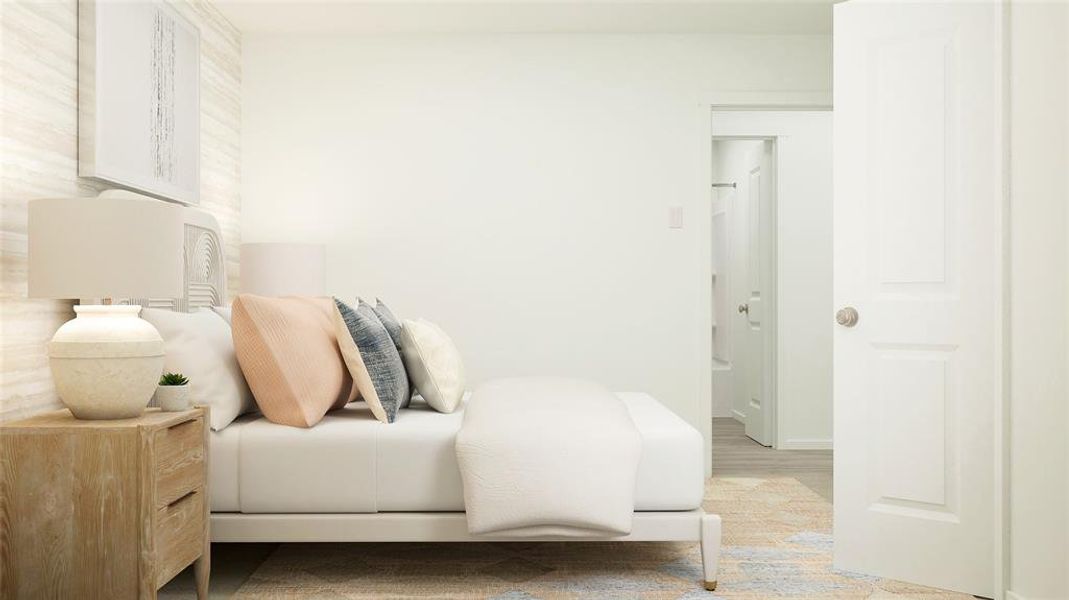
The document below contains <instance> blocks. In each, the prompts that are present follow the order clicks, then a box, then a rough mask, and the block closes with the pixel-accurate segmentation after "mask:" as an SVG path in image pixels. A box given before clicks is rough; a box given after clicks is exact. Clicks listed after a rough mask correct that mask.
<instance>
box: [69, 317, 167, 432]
mask: <svg viewBox="0 0 1069 600" xmlns="http://www.w3.org/2000/svg"><path fill="white" fill-rule="evenodd" d="M74 312H75V314H77V317H76V318H74V319H72V320H70V321H67V322H66V323H64V324H63V326H62V327H60V328H59V331H57V332H56V335H55V336H54V337H53V338H52V341H51V342H50V343H49V344H48V355H49V358H50V361H49V365H50V366H51V368H52V378H53V379H54V380H55V383H56V391H57V392H58V393H59V397H60V399H61V400H63V404H65V405H66V406H67V408H69V409H70V410H71V412H72V413H73V414H74V416H75V417H78V418H79V419H125V418H130V417H136V416H138V415H140V414H141V413H142V412H143V411H144V409H145V405H147V404H148V401H149V399H151V398H152V394H153V392H155V391H156V383H157V382H158V381H159V378H160V374H161V373H162V372H163V338H161V337H160V334H159V332H158V331H156V328H155V327H153V326H152V324H150V323H149V322H148V321H144V320H142V319H141V318H139V317H138V315H139V314H140V313H141V307H140V306H121V305H117V306H96V305H93V306H75V307H74Z"/></svg>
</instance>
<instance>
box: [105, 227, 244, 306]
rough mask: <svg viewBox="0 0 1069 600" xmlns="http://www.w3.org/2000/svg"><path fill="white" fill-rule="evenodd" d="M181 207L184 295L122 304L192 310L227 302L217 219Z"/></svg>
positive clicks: (224, 262)
mask: <svg viewBox="0 0 1069 600" xmlns="http://www.w3.org/2000/svg"><path fill="white" fill-rule="evenodd" d="M182 210H183V212H184V214H185V241H184V248H183V252H182V253H183V256H182V260H183V263H184V268H183V269H182V277H183V280H184V281H183V286H182V287H183V292H184V295H183V297H181V298H130V299H127V300H126V301H125V302H124V303H125V304H140V305H141V306H145V307H151V308H163V309H166V310H174V311H179V312H192V311H194V310H197V309H198V308H206V307H211V306H223V305H225V304H226V303H227V298H228V296H227V290H226V260H225V258H226V257H225V256H224V246H223V237H222V235H221V234H220V232H219V222H218V221H216V220H215V217H213V216H212V215H210V214H209V213H206V212H204V211H203V210H199V209H196V208H183V209H182Z"/></svg>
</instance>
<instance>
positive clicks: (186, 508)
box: [155, 487, 207, 586]
mask: <svg viewBox="0 0 1069 600" xmlns="http://www.w3.org/2000/svg"><path fill="white" fill-rule="evenodd" d="M206 501H207V499H206V498H205V497H204V488H203V487H200V488H197V489H195V490H193V491H191V492H189V493H187V494H186V495H184V496H182V497H180V498H178V499H176V500H174V501H173V502H171V503H170V504H168V505H167V506H164V507H163V508H161V509H159V510H158V511H156V522H155V538H156V556H157V563H156V565H157V566H156V585H157V586H161V585H163V584H165V583H167V582H168V581H170V580H171V579H172V578H173V577H174V576H175V575H177V574H178V573H179V572H180V571H181V570H182V569H184V568H186V567H187V566H189V564H190V563H191V562H193V561H194V560H195V559H196V558H197V557H198V556H200V555H201V551H202V550H203V549H204V547H203V545H204V535H205V533H204V526H205V523H204V503H205V502H206Z"/></svg>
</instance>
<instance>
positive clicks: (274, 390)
mask: <svg viewBox="0 0 1069 600" xmlns="http://www.w3.org/2000/svg"><path fill="white" fill-rule="evenodd" d="M332 304H333V302H332V301H331V299H330V298H307V297H288V298H265V297H263V296H253V295H251V294H242V295H240V296H238V297H237V299H236V300H234V304H233V306H232V310H231V327H232V328H233V332H234V349H235V350H236V351H237V355H238V362H240V363H241V370H242V371H244V372H245V379H246V380H247V381H248V382H249V387H250V388H252V393H253V394H254V395H255V396H256V403H257V404H259V405H260V410H261V411H263V413H264V416H265V417H267V419H268V420H270V421H273V422H275V423H281V424H282V425H291V426H293V427H311V426H312V425H315V424H316V423H318V422H319V421H320V419H322V418H323V415H324V414H326V412H327V411H328V410H331V409H332V408H341V407H343V406H345V405H346V404H347V403H348V402H349V401H350V400H352V399H353V396H355V393H356V388H355V387H354V386H353V380H352V378H351V377H350V376H349V371H348V370H346V368H345V363H344V362H342V357H341V352H339V350H338V340H337V338H336V337H335V336H334V327H333V323H332V322H331V312H332V311H333V307H332Z"/></svg>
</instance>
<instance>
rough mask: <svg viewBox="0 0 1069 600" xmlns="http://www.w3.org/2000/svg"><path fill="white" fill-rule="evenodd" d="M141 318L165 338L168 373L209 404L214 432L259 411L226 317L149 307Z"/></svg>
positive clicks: (198, 400) (196, 400)
mask: <svg viewBox="0 0 1069 600" xmlns="http://www.w3.org/2000/svg"><path fill="white" fill-rule="evenodd" d="M141 318H142V319H144V320H146V321H148V322H149V323H151V324H152V325H153V326H154V327H155V328H156V330H157V331H159V332H160V337H162V338H163V348H164V353H165V354H166V357H165V358H164V362H163V369H164V371H165V372H168V373H182V374H183V375H185V376H186V377H188V378H189V392H190V400H191V401H192V402H193V403H194V404H207V405H209V406H211V417H210V419H211V427H212V429H214V430H216V431H219V430H221V429H223V428H224V427H226V426H227V425H229V424H230V422H231V421H233V420H234V419H236V418H238V416H240V415H243V414H245V413H247V412H250V411H252V410H254V409H255V408H256V403H255V402H254V401H253V398H252V392H251V391H250V390H249V386H248V384H246V383H245V377H244V376H243V375H242V374H241V366H239V365H238V359H237V357H236V356H235V355H234V342H233V340H232V339H231V337H230V326H229V325H227V323H226V321H224V320H223V318H222V317H220V316H219V315H217V314H215V313H214V312H212V311H210V310H206V309H202V310H199V311H197V312H194V313H180V312H174V311H170V310H160V309H157V308H145V309H142V311H141Z"/></svg>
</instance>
